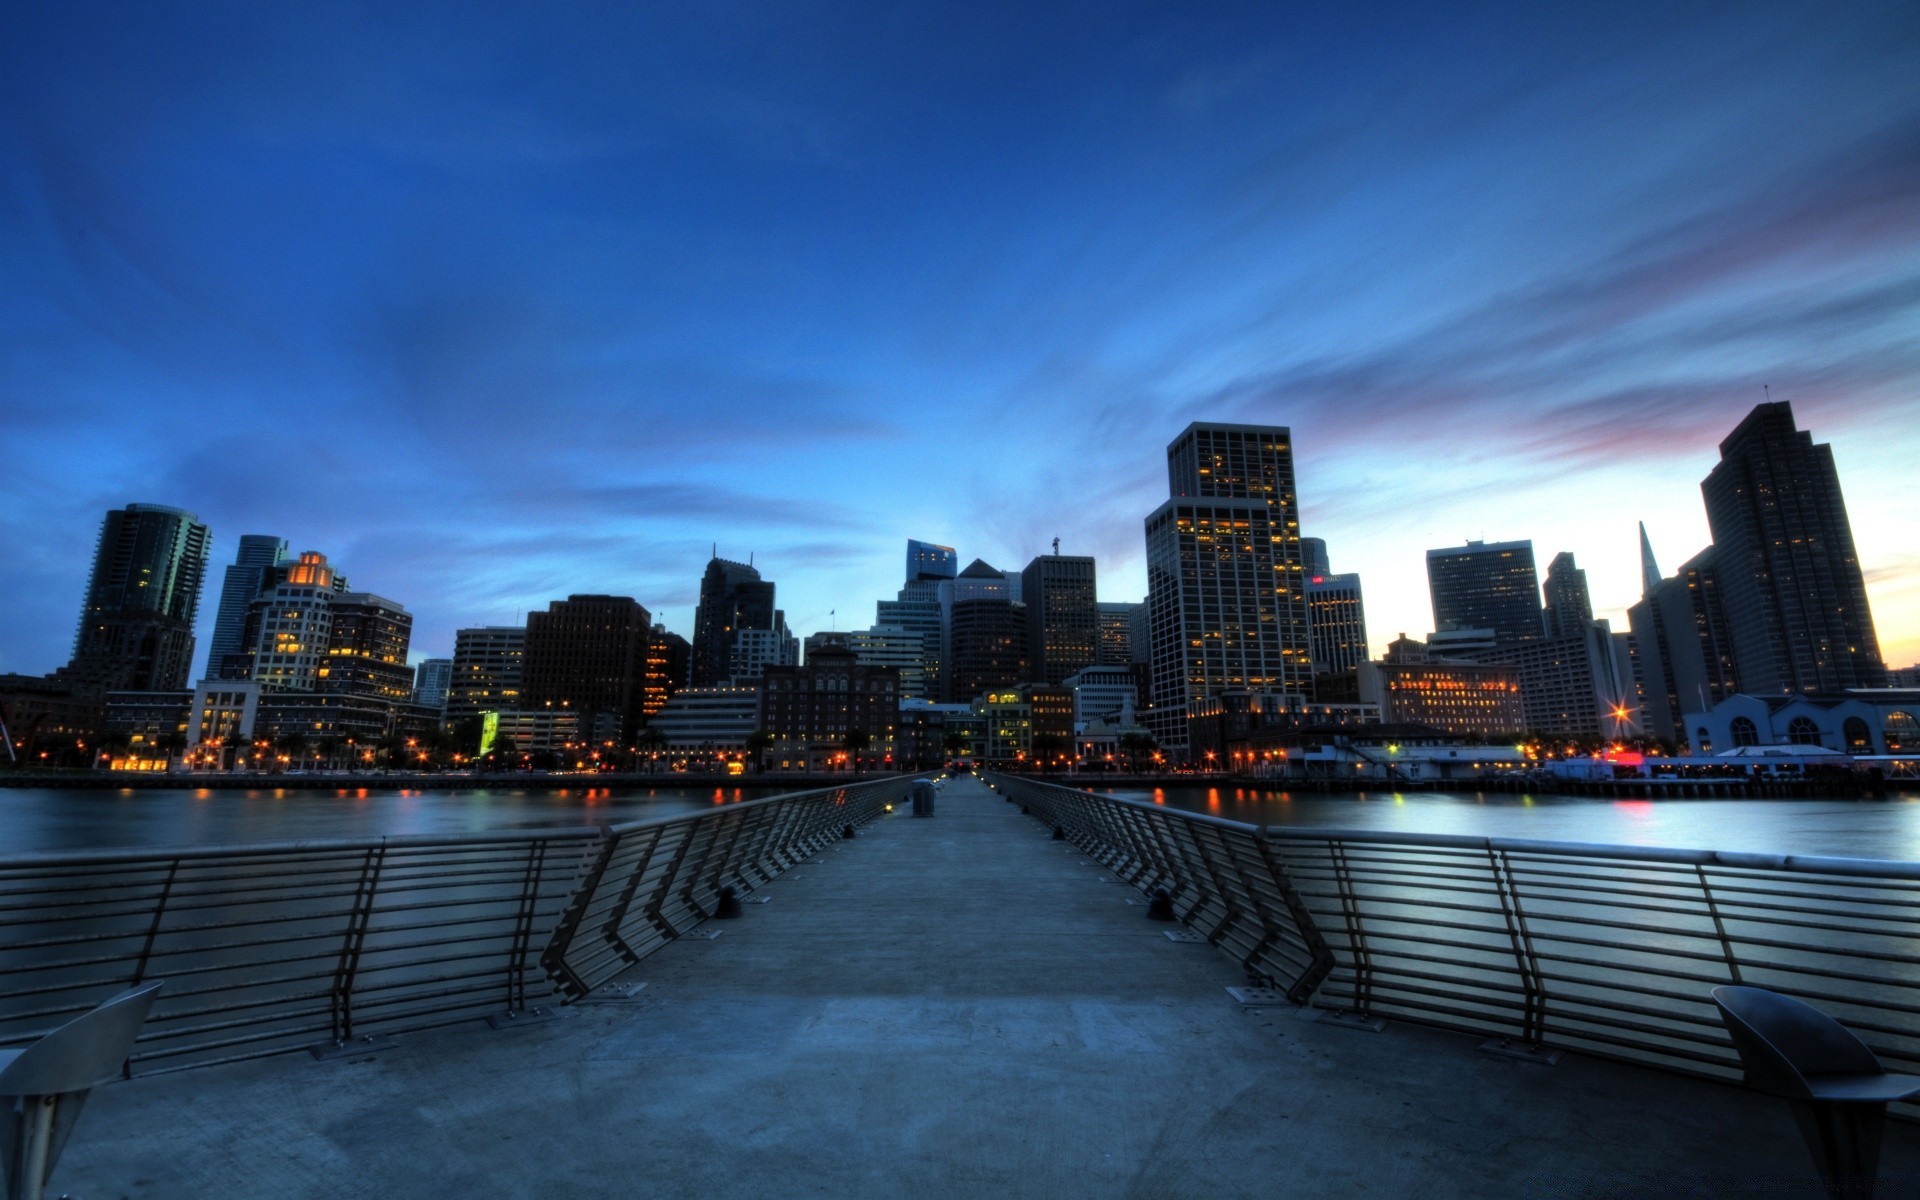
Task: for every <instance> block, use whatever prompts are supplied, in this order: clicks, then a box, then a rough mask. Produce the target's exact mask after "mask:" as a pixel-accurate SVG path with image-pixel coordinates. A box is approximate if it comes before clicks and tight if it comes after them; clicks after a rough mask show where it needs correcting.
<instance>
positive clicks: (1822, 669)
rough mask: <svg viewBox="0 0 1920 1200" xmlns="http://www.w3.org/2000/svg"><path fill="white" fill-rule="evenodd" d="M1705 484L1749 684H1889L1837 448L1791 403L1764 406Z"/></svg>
mask: <svg viewBox="0 0 1920 1200" xmlns="http://www.w3.org/2000/svg"><path fill="white" fill-rule="evenodd" d="M1700 491H1701V494H1702V495H1703V496H1704V497H1705V500H1706V506H1707V525H1708V526H1709V528H1711V529H1712V531H1713V546H1714V556H1715V560H1716V564H1717V569H1718V572H1719V577H1720V588H1721V597H1722V601H1723V603H1724V605H1725V609H1726V618H1727V632H1728V635H1729V637H1730V638H1731V640H1732V644H1733V656H1734V661H1735V662H1736V663H1737V664H1738V674H1739V677H1740V685H1741V690H1742V691H1745V692H1748V693H1752V694H1755V695H1768V694H1784V693H1789V692H1816V691H1817V692H1831V691H1838V690H1842V689H1846V688H1873V687H1881V686H1884V685H1885V683H1886V665H1885V664H1884V663H1883V662H1882V661H1881V658H1880V642H1879V638H1878V637H1877V635H1876V634H1875V632H1874V627H1873V614H1872V612H1871V611H1870V610H1869V609H1868V606H1867V588H1866V583H1865V580H1864V579H1863V578H1862V575H1861V572H1860V559H1859V556H1858V554H1857V553H1856V552H1855V550H1854V545H1853V527H1852V525H1851V524H1850V523H1849V521H1848V519H1847V506H1846V501H1845V499H1844V498H1843V497H1842V496H1841V494H1840V476H1839V473H1838V471H1837V470H1836V469H1835V467H1834V462H1833V448H1832V447H1831V446H1827V445H1815V444H1814V441H1813V435H1812V434H1810V433H1808V432H1806V431H1804V430H1801V429H1797V428H1795V426H1794V421H1793V408H1792V406H1791V405H1789V404H1786V403H1784V402H1781V403H1772V404H1762V405H1759V406H1758V407H1756V408H1755V409H1754V410H1753V411H1752V412H1751V413H1749V414H1747V417H1746V419H1745V420H1743V421H1741V422H1740V424H1739V425H1737V426H1735V428H1734V430H1733V432H1732V433H1730V434H1728V435H1727V438H1726V440H1725V441H1723V442H1721V443H1720V462H1719V464H1718V465H1716V466H1715V467H1714V468H1713V470H1712V471H1711V472H1710V473H1709V474H1708V475H1707V478H1706V480H1705V481H1704V482H1703V483H1701V485H1700Z"/></svg>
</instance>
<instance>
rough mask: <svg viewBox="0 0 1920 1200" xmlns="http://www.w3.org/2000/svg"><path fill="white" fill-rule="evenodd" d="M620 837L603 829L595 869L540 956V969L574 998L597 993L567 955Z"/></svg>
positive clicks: (579, 885)
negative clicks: (575, 968)
mask: <svg viewBox="0 0 1920 1200" xmlns="http://www.w3.org/2000/svg"><path fill="white" fill-rule="evenodd" d="M620 836H621V835H620V834H617V833H614V832H613V831H612V830H610V829H608V828H606V827H605V826H602V827H601V829H600V853H599V854H597V855H595V856H594V859H593V862H592V865H590V866H588V867H587V869H586V870H585V871H584V872H583V873H582V876H581V879H580V882H579V883H577V884H575V885H574V889H573V897H572V898H571V899H570V900H568V901H567V907H566V911H565V912H563V913H561V914H560V920H559V921H558V922H556V923H555V925H554V927H553V936H552V937H550V938H548V939H547V947H546V949H545V950H543V951H541V952H540V965H541V966H543V967H545V968H546V969H547V974H548V975H549V976H551V977H552V978H553V980H554V982H556V983H558V984H559V985H560V987H561V990H563V991H566V992H569V993H571V994H572V995H574V996H576V997H578V996H584V995H586V994H587V993H588V992H590V991H592V990H593V987H592V985H590V984H588V983H587V981H586V980H585V979H582V978H581V977H580V973H579V972H577V971H575V970H574V969H573V964H572V963H570V962H568V961H567V955H568V954H569V953H571V952H572V950H573V939H574V938H575V936H577V935H578V933H579V932H580V922H581V921H582V920H583V919H584V918H585V917H586V915H587V906H588V905H589V904H591V903H592V902H593V897H594V893H595V892H598V891H599V890H600V878H601V876H603V875H605V874H606V873H607V863H609V862H610V861H612V859H613V852H614V851H615V850H616V849H618V848H619V846H620Z"/></svg>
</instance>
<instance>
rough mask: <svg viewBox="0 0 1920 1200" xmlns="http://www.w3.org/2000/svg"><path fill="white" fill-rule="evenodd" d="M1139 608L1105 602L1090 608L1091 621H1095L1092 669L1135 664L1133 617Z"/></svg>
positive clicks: (1135, 605) (1127, 604)
mask: <svg viewBox="0 0 1920 1200" xmlns="http://www.w3.org/2000/svg"><path fill="white" fill-rule="evenodd" d="M1140 608H1141V606H1140V605H1138V604H1129V603H1126V602H1116V601H1108V600H1102V601H1100V602H1099V603H1098V604H1096V605H1095V606H1094V614H1095V615H1094V619H1095V620H1096V621H1097V622H1099V629H1098V632H1097V633H1096V635H1095V638H1096V640H1095V642H1094V647H1093V662H1094V665H1095V666H1101V667H1121V666H1126V665H1128V664H1130V663H1132V662H1134V661H1135V659H1134V642H1133V627H1134V623H1135V622H1134V614H1135V613H1136V612H1138V611H1140ZM1144 650H1145V646H1144V643H1143V645H1142V651H1143V652H1144Z"/></svg>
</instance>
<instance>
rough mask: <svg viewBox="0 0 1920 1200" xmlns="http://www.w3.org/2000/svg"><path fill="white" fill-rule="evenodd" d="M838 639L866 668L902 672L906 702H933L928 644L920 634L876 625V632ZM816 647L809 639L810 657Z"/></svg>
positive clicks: (850, 634)
mask: <svg viewBox="0 0 1920 1200" xmlns="http://www.w3.org/2000/svg"><path fill="white" fill-rule="evenodd" d="M818 636H820V635H819V634H815V635H814V637H818ZM837 636H838V637H839V638H841V639H843V640H842V641H841V643H840V644H841V645H843V646H845V647H846V648H848V649H851V650H852V651H853V654H854V657H855V658H856V659H857V660H858V661H859V662H860V663H861V664H862V665H863V666H869V667H892V668H893V669H894V670H896V671H898V672H899V673H900V695H901V698H902V699H908V700H925V699H928V698H929V694H928V688H929V682H928V680H927V676H926V668H925V662H924V660H925V656H926V643H925V640H924V639H923V638H922V637H921V636H920V635H919V634H917V633H909V632H908V631H907V630H905V629H901V628H898V627H897V626H884V625H876V626H874V627H873V628H872V629H855V630H853V631H852V632H850V633H844V634H839V635H837ZM813 645H814V640H813V638H808V639H807V653H808V655H812V653H813Z"/></svg>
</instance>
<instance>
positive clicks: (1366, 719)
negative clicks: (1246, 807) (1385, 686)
mask: <svg viewBox="0 0 1920 1200" xmlns="http://www.w3.org/2000/svg"><path fill="white" fill-rule="evenodd" d="M1379 723H1380V706H1379V705H1377V704H1368V703H1361V702H1359V701H1325V700H1305V699H1302V698H1301V697H1299V696H1296V695H1293V694H1291V693H1286V692H1249V691H1237V690H1236V691H1226V692H1221V693H1220V694H1219V695H1216V696H1209V697H1207V698H1206V699H1205V700H1202V701H1200V702H1199V703H1198V704H1196V705H1194V706H1193V710H1192V712H1191V713H1190V714H1189V715H1188V717H1187V741H1188V747H1189V753H1191V754H1192V756H1193V760H1194V761H1195V762H1196V763H1198V764H1200V765H1203V766H1207V767H1211V768H1216V769H1221V770H1246V769H1247V768H1248V767H1250V766H1252V765H1253V764H1254V762H1255V761H1256V758H1257V755H1256V754H1254V753H1253V751H1254V750H1255V743H1260V747H1261V749H1263V750H1264V748H1265V747H1266V746H1267V745H1270V744H1271V742H1272V739H1273V736H1274V734H1275V733H1277V732H1279V731H1284V730H1293V729H1301V728H1316V729H1324V728H1331V727H1339V728H1346V727H1349V726H1357V725H1377V724H1379Z"/></svg>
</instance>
